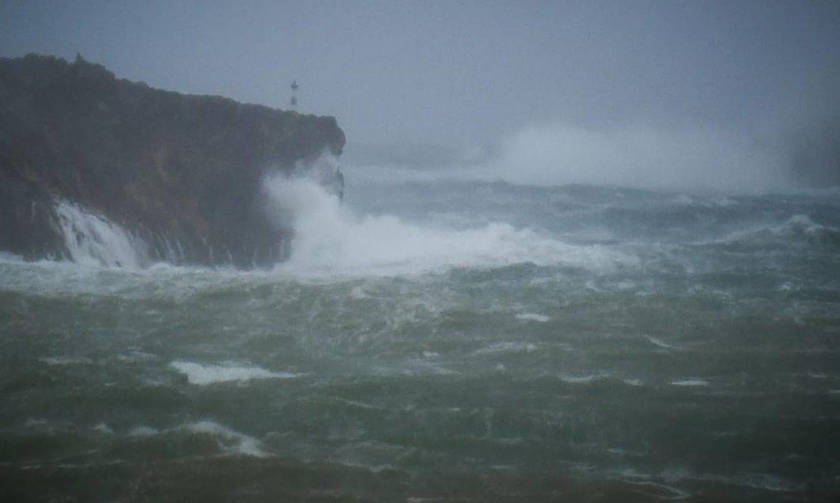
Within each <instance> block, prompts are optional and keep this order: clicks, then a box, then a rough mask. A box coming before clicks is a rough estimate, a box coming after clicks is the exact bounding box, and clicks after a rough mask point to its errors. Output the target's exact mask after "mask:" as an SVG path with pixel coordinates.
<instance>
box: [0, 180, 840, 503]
mask: <svg viewBox="0 0 840 503" xmlns="http://www.w3.org/2000/svg"><path fill="white" fill-rule="evenodd" d="M349 189H350V190H348V201H347V202H346V206H345V207H343V208H339V207H338V206H337V205H335V204H334V201H332V200H330V199H329V198H328V197H327V196H325V195H323V194H321V195H320V196H319V195H318V194H314V195H313V194H312V193H309V192H307V190H309V188H306V187H292V188H289V187H278V188H277V190H292V191H297V192H296V193H298V194H300V193H303V194H305V195H306V197H301V199H300V201H299V202H298V207H297V208H296V210H297V212H298V214H297V217H298V225H299V230H300V234H299V236H298V239H297V241H296V248H295V253H296V255H295V256H294V257H293V259H292V261H291V262H290V263H288V264H283V265H280V266H278V267H277V268H276V269H275V270H273V271H262V272H247V273H246V272H236V271H231V270H203V269H190V268H175V267H170V266H166V265H158V266H154V267H152V268H150V269H145V270H126V269H119V268H105V267H96V266H92V267H91V266H83V265H79V264H73V263H34V264H33V263H24V262H20V261H18V260H15V259H14V258H13V257H7V258H6V259H5V260H3V261H2V262H0V393H2V395H0V396H2V402H0V497H2V499H3V501H411V502H421V501H470V502H472V501H476V502H479V501H660V500H680V501H835V500H836V499H837V498H838V497H840V345H838V340H840V339H838V338H840V200H838V197H837V195H836V194H831V193H829V194H804V195H803V194H799V195H784V196H778V195H776V196H774V195H764V196H728V197H723V196H696V195H693V196H688V195H680V194H671V193H657V192H644V191H630V190H618V189H598V188H590V187H574V186H573V187H559V188H534V187H516V186H511V185H504V184H458V183H455V184H452V183H450V184H443V183H438V182H414V183H405V184H392V185H387V186H385V185H377V184H375V183H366V184H364V186H360V187H349ZM285 195H286V196H288V194H285ZM287 198H288V197H287Z"/></svg>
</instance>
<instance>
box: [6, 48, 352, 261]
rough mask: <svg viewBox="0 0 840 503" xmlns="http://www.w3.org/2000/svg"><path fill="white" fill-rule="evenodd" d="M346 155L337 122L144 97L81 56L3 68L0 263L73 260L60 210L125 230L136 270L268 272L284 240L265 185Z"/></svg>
mask: <svg viewBox="0 0 840 503" xmlns="http://www.w3.org/2000/svg"><path fill="white" fill-rule="evenodd" d="M344 142H345V138H344V133H343V131H342V130H341V129H340V128H339V127H338V125H337V123H336V121H335V119H334V118H333V117H316V116H312V115H301V114H298V113H296V112H290V111H280V110H275V109H271V108H268V107H265V106H259V105H249V104H241V103H237V102H235V101H233V100H230V99H226V98H221V97H216V96H192V95H184V94H179V93H175V92H169V91H162V90H157V89H152V88H150V87H148V86H147V85H145V84H144V83H135V82H129V81H126V80H120V79H117V78H115V77H114V75H113V74H112V73H111V72H109V71H108V70H107V69H105V68H104V67H103V66H101V65H97V64H92V63H88V62H86V61H84V60H83V59H81V58H80V57H77V59H76V61H75V62H73V63H68V62H67V61H65V60H63V59H59V58H55V57H49V56H38V55H28V56H26V57H24V58H15V59H0V250H2V251H8V252H12V253H15V254H18V255H21V256H23V257H25V258H27V259H40V258H49V257H52V258H71V255H72V253H71V250H70V249H69V248H72V246H73V242H72V241H73V239H74V238H73V236H68V235H67V234H68V227H67V225H65V224H66V222H62V218H63V217H62V214H61V211H60V209H61V205H62V204H64V205H71V207H74V208H82V209H84V211H90V212H93V213H95V214H97V215H100V216H101V217H102V218H103V219H104V220H102V222H113V223H115V224H117V225H118V226H119V227H120V228H122V229H125V231H126V232H127V233H128V234H129V235H130V236H131V238H132V239H135V240H136V241H137V242H138V243H142V246H143V248H144V250H143V252H142V255H143V259H144V261H158V260H168V261H172V262H175V263H194V264H208V265H210V264H233V265H235V266H237V267H252V266H261V265H267V264H271V263H274V262H276V261H278V260H282V259H283V258H284V256H285V255H286V254H287V246H288V242H289V239H290V238H291V232H292V230H291V229H288V228H283V227H281V226H278V225H277V224H276V223H274V222H272V219H270V218H269V217H268V215H266V212H265V211H264V208H263V203H262V200H261V197H262V196H261V192H262V191H261V183H262V179H263V177H264V176H265V175H266V173H268V172H270V171H280V172H285V173H291V171H292V170H294V169H296V167H298V169H299V167H300V166H301V165H306V164H307V163H313V162H315V161H316V160H317V159H318V158H319V157H320V156H321V155H322V154H324V153H326V154H330V155H333V156H338V155H340V154H341V151H342V149H343V147H344ZM65 217H66V215H65ZM71 232H74V231H71ZM75 232H79V231H78V229H77V230H76V231H75Z"/></svg>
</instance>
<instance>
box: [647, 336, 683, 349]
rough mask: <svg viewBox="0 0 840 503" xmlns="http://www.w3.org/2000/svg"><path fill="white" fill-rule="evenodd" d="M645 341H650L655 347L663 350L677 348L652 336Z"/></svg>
mask: <svg viewBox="0 0 840 503" xmlns="http://www.w3.org/2000/svg"><path fill="white" fill-rule="evenodd" d="M645 339H647V340H648V342H650V343H651V344H653V345H654V346H657V347H660V348H662V349H676V346H673V345H671V344H668V343H667V342H665V341H663V340H662V339H658V338H656V337H654V336H652V335H646V336H645Z"/></svg>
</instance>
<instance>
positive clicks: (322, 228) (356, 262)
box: [264, 175, 636, 275]
mask: <svg viewBox="0 0 840 503" xmlns="http://www.w3.org/2000/svg"><path fill="white" fill-rule="evenodd" d="M264 186H265V190H266V192H267V193H268V194H269V196H270V197H269V198H270V200H271V203H270V204H269V206H268V207H269V209H270V211H272V212H274V218H275V219H276V221H277V222H278V223H279V224H280V225H291V226H292V227H293V228H294V238H293V241H292V250H291V258H290V260H289V262H288V263H286V264H281V265H280V266H279V267H280V269H281V270H283V271H287V272H297V273H304V274H314V275H324V274H325V275H332V274H351V275H354V274H364V275H367V274H373V275H391V274H415V273H423V272H430V271H436V270H438V271H439V270H444V269H448V268H452V267H499V266H507V265H512V264H520V263H534V264H538V265H548V264H562V265H568V266H571V267H582V268H585V269H590V270H611V269H613V268H615V267H616V266H619V265H622V264H623V265H635V263H636V259H635V257H632V256H629V255H627V254H625V253H623V252H621V251H619V250H615V249H610V248H608V247H605V246H600V245H586V246H578V245H572V244H568V243H565V242H563V241H560V240H558V239H556V238H553V237H551V236H549V235H546V234H545V233H542V232H539V231H536V230H534V229H530V228H517V227H514V226H512V225H510V224H508V223H506V222H490V223H487V224H485V225H476V226H471V227H468V228H458V229H456V228H452V227H450V226H446V225H440V224H437V225H433V224H426V223H416V222H412V221H406V220H404V219H402V218H400V217H398V216H395V215H389V214H385V215H364V216H360V215H357V214H356V213H355V212H354V210H353V208H351V207H348V206H343V205H341V204H340V202H339V201H338V198H337V197H336V196H334V195H332V194H330V193H328V192H327V191H326V190H324V188H322V187H321V186H320V185H319V184H317V183H315V182H313V181H312V180H310V179H308V178H302V177H285V176H282V175H276V176H273V177H269V178H266V180H265V183H264Z"/></svg>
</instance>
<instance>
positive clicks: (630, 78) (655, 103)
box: [0, 0, 840, 150]
mask: <svg viewBox="0 0 840 503" xmlns="http://www.w3.org/2000/svg"><path fill="white" fill-rule="evenodd" d="M29 52H37V53H44V54H54V55H58V56H62V57H65V58H68V59H71V60H72V58H73V57H74V56H75V54H76V52H80V53H81V54H82V55H83V56H84V57H85V59H87V60H89V61H94V62H99V63H102V64H104V65H106V66H107V67H108V68H110V69H111V70H112V71H114V72H115V73H116V74H117V76H118V77H123V78H127V79H130V80H143V81H146V82H147V83H148V84H149V85H151V86H153V87H159V88H164V89H170V90H175V91H180V92H187V93H199V94H218V95H223V96H228V97H231V98H233V99H236V100H239V101H246V102H253V103H261V104H265V105H269V106H273V107H281V108H286V105H287V104H288V101H289V96H290V91H289V84H290V83H291V81H292V80H293V79H297V81H298V83H299V84H300V90H299V95H300V110H301V111H302V112H308V113H315V114H328V115H334V116H336V117H337V118H338V120H339V123H340V124H341V125H342V127H343V128H344V129H345V132H346V133H347V137H348V142H349V143H348V150H352V149H353V148H354V145H357V146H364V145H381V144H402V145H406V144H427V143H430V144H438V145H445V146H452V147H457V148H462V147H470V146H485V145H494V144H499V143H502V142H503V139H504V138H509V137H510V136H511V135H515V134H516V133H517V132H518V131H522V130H524V129H527V128H532V127H535V126H537V127H538V126H539V125H541V124H557V123H562V124H565V125H569V124H571V125H574V126H576V127H581V128H596V129H597V128H610V127H631V126H632V125H644V126H645V127H654V128H663V129H668V128H674V127H676V128H705V129H713V130H715V131H721V130H723V131H729V130H732V131H739V132H740V134H744V133H745V132H747V133H750V134H752V133H754V132H755V133H762V132H766V131H768V130H773V129H774V128H779V127H781V125H782V124H783V123H784V122H785V121H792V120H794V119H796V120H802V117H803V116H804V115H807V113H806V111H820V110H821V109H825V107H827V106H830V107H834V105H835V104H837V103H838V102H840V100H837V99H835V98H834V97H833V94H834V93H836V92H837V91H839V90H840V85H838V84H840V2H836V1H807V0H798V1H772V0H763V1H732V0H728V1H700V0H697V1H677V0H671V1H645V0H617V1H611V2H600V1H592V0H588V1H580V2H578V1H554V2H548V1H545V2H539V1H510V2H503V1H490V0H488V1H413V2H405V1H381V2H379V1H371V2H357V1H350V0H344V1H320V2H317V1H305V0H299V1H297V2H285V1H247V0H242V1H238V2H234V1H231V2H221V1H209V0H208V1H186V0H184V1H153V0H152V1H142V2H140V1H129V2H121V1H78V2H72V1H46V0H0V55H2V56H23V55H25V54H26V53H29ZM826 100H828V102H826Z"/></svg>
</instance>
